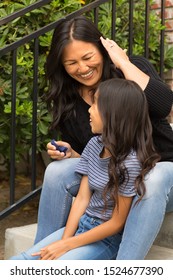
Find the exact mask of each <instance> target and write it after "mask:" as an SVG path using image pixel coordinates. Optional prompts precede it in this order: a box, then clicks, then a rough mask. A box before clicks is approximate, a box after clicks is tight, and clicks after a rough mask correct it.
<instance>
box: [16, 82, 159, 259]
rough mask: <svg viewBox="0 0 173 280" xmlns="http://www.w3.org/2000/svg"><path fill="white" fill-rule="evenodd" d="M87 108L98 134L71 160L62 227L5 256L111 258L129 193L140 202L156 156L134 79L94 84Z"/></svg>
mask: <svg viewBox="0 0 173 280" xmlns="http://www.w3.org/2000/svg"><path fill="white" fill-rule="evenodd" d="M105 104H106V105H107V106H105ZM125 105H126V112H125V113H124V106H125ZM89 113H90V125H91V130H92V132H93V133H98V134H101V135H100V136H95V137H93V138H92V139H91V140H90V141H89V142H88V144H87V146H86V147H85V149H84V151H83V153H82V155H81V159H80V162H79V164H78V165H77V168H76V172H78V173H79V174H81V175H82V179H81V183H80V188H79V192H78V195H77V197H76V199H75V201H74V203H73V205H72V208H71V211H70V214H69V217H68V221H67V224H66V227H65V228H63V229H60V230H58V231H56V232H54V233H53V234H51V235H50V236H48V237H46V238H45V239H43V240H42V241H41V242H39V243H38V244H36V245H35V246H33V247H32V248H31V249H29V250H28V251H26V252H24V253H22V254H20V255H19V256H16V257H15V256H14V257H12V258H11V259H13V260H29V259H30V260H32V259H41V260H54V259H58V260H59V259H61V260H93V259H94V260H105V259H106V260H110V259H115V258H116V255H117V251H118V248H119V243H120V242H121V231H122V229H123V226H124V223H125V220H126V218H127V215H128V212H129V209H130V206H131V203H132V199H133V196H135V194H136V191H137V192H138V194H139V200H138V203H140V200H141V199H142V197H143V196H144V194H145V184H144V176H145V175H146V174H147V173H148V172H149V171H150V170H151V169H152V168H153V166H154V165H155V163H156V162H157V161H158V159H159V156H158V154H157V153H156V152H155V151H154V148H153V147H154V145H153V140H152V126H151V122H150V119H149V115H148V106H147V101H146V98H145V95H144V93H143V91H142V90H141V88H140V87H139V86H138V85H137V84H136V83H134V82H132V81H126V80H124V79H117V78H116V79H111V80H108V81H104V82H102V83H100V84H99V86H98V90H97V91H96V93H95V95H94V103H93V104H92V106H91V107H90V109H89Z"/></svg>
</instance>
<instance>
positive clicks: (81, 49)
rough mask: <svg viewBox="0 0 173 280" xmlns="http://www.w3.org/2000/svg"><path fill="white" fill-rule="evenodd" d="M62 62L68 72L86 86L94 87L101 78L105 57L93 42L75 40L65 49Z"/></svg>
mask: <svg viewBox="0 0 173 280" xmlns="http://www.w3.org/2000/svg"><path fill="white" fill-rule="evenodd" d="M62 63H63V65H64V68H65V70H66V72H67V73H68V74H69V75H70V76H71V77H72V78H73V79H75V80H77V81H78V82H79V83H81V84H83V85H85V86H88V87H94V86H96V85H97V84H98V82H100V80H101V77H102V71H103V57H102V55H101V53H100V52H99V50H98V49H97V48H96V47H95V45H93V44H92V43H87V42H83V41H78V40H73V41H72V42H70V43H69V44H68V45H67V46H66V47H65V48H64V50H63V55H62Z"/></svg>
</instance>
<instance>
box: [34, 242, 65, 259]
mask: <svg viewBox="0 0 173 280" xmlns="http://www.w3.org/2000/svg"><path fill="white" fill-rule="evenodd" d="M68 251H69V248H68V246H67V245H66V241H65V240H58V241H55V242H53V243H51V244H50V245H48V246H46V247H44V248H42V249H41V250H40V252H36V253H34V254H32V256H39V257H40V258H39V259H40V260H56V259H58V258H59V257H60V256H62V255H64V254H65V253H66V252H68Z"/></svg>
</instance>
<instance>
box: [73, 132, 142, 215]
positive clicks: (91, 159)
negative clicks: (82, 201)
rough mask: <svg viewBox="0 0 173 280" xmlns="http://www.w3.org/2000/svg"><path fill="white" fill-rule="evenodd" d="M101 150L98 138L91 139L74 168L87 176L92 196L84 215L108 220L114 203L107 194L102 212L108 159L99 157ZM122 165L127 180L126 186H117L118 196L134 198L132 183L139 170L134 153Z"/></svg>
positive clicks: (99, 138)
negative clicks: (124, 168) (125, 169)
mask: <svg viewBox="0 0 173 280" xmlns="http://www.w3.org/2000/svg"><path fill="white" fill-rule="evenodd" d="M103 148H104V146H103V144H102V142H101V137H100V136H95V137H93V138H91V140H90V141H89V142H88V144H87V145H86V147H85V149H84V151H83V153H82V155H81V159H80V162H79V163H78V165H77V167H76V172H78V173H80V174H82V175H88V182H89V187H90V190H91V192H92V196H91V199H90V202H89V205H88V207H87V209H86V213H87V214H88V215H90V216H92V217H97V218H100V219H103V220H109V219H110V217H111V216H112V211H113V208H114V201H113V200H112V199H111V198H110V195H109V194H107V198H108V201H107V207H106V211H104V209H105V201H104V199H103V190H104V188H105V186H106V184H107V182H108V180H109V176H108V164H109V161H110V157H108V158H101V157H100V154H101V152H102V150H103ZM124 165H125V167H126V168H127V171H128V175H129V180H128V183H127V185H126V186H125V185H124V184H121V185H120V186H119V194H120V195H122V196H128V197H130V196H134V195H136V189H135V186H134V182H135V179H136V177H137V176H138V175H139V172H140V169H141V168H140V163H139V160H138V159H137V156H136V152H134V151H133V152H131V153H130V154H129V155H128V157H127V158H126V159H125V161H124Z"/></svg>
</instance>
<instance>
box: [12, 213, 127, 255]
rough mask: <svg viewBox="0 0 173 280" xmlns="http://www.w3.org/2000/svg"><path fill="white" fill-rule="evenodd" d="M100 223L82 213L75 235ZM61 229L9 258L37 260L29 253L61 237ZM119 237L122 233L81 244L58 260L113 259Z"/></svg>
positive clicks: (100, 222) (100, 221)
mask: <svg viewBox="0 0 173 280" xmlns="http://www.w3.org/2000/svg"><path fill="white" fill-rule="evenodd" d="M102 223H103V221H102V220H100V219H98V218H92V217H90V216H88V215H87V214H84V215H83V216H82V217H81V219H80V222H79V228H78V230H77V232H76V235H78V234H81V233H84V232H86V231H88V230H91V229H92V228H94V227H96V226H98V225H100V224H102ZM63 231H64V228H62V229H60V230H58V231H56V232H54V233H52V234H50V235H49V236H48V237H46V238H45V239H43V240H42V241H40V242H39V243H37V244H36V245H34V246H33V247H32V248H30V249H29V250H27V251H26V252H23V253H21V254H20V255H18V256H14V257H12V258H11V259H10V260H37V259H38V256H37V257H32V256H31V254H32V253H35V252H39V251H40V249H41V248H43V247H45V246H46V245H48V244H50V243H52V242H55V241H56V240H59V239H61V237H62V234H63ZM121 237H122V234H121V233H118V234H115V235H113V236H110V237H107V238H105V239H103V240H101V241H98V242H94V243H91V244H89V245H85V246H81V247H79V248H76V249H73V250H71V251H69V252H67V253H66V254H64V255H62V256H61V257H60V258H58V260H113V259H115V258H116V255H117V252H118V248H119V244H120V242H121Z"/></svg>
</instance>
